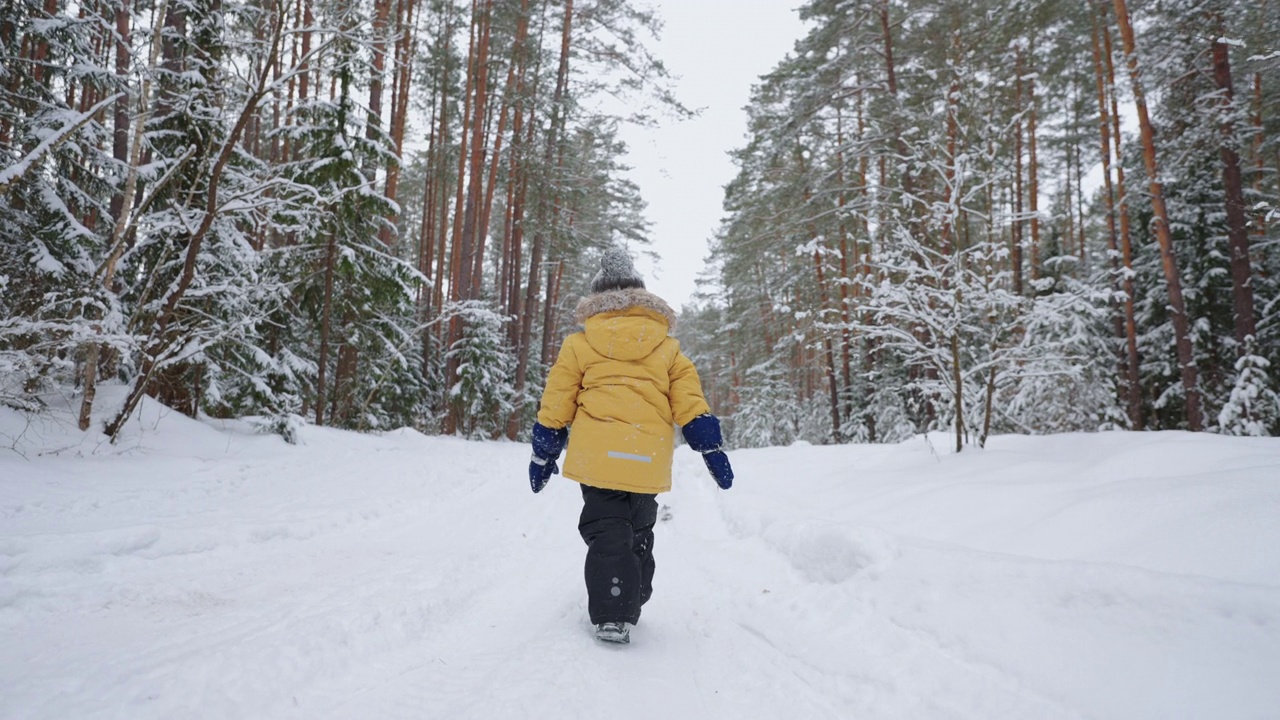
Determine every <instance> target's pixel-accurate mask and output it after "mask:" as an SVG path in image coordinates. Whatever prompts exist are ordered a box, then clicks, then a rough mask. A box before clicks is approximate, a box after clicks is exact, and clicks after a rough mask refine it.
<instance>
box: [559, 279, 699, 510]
mask: <svg viewBox="0 0 1280 720" xmlns="http://www.w3.org/2000/svg"><path fill="white" fill-rule="evenodd" d="M576 317H577V319H578V321H579V322H581V323H583V325H584V329H583V331H582V332H577V333H574V334H572V335H570V336H569V337H567V338H565V341H564V345H563V346H561V348H560V355H559V357H557V358H556V362H555V365H553V366H552V367H551V371H550V372H549V373H548V375H547V387H546V389H545V390H544V391H543V393H542V405H541V407H540V408H539V410H538V422H540V423H542V424H543V425H545V426H547V427H549V428H551V429H553V430H554V429H559V428H562V427H565V426H566V425H567V426H570V430H569V447H568V450H567V452H566V455H565V460H564V471H563V472H564V476H565V477H567V478H569V479H570V480H576V481H578V482H580V483H583V484H584V485H591V486H593V487H599V488H607V489H611V490H626V491H629V492H637V493H647V494H652V493H660V492H665V491H667V490H670V489H671V456H672V451H673V449H674V447H675V425H684V424H686V423H688V422H689V421H690V420H692V419H694V418H695V417H697V416H699V415H702V414H703V413H707V412H710V411H711V409H710V408H709V407H708V406H707V401H706V399H705V398H704V397H703V395H702V383H701V381H700V380H699V379H698V371H697V370H696V369H695V368H694V367H693V362H692V361H690V360H689V358H688V357H686V356H685V355H684V353H682V352H680V342H679V341H678V340H676V339H675V338H673V337H670V336H669V335H667V332H668V331H669V329H670V328H671V327H672V326H673V325H674V324H675V313H674V312H673V311H672V310H671V308H670V307H669V306H668V305H667V304H666V303H665V302H663V300H662V299H661V298H659V297H658V296H656V295H653V294H652V293H649V292H647V291H645V290H641V289H628V290H613V291H609V292H603V293H598V294H594V295H588V296H587V297H585V298H583V299H582V301H581V302H579V303H578V308H577V312H576ZM673 423H674V425H673Z"/></svg>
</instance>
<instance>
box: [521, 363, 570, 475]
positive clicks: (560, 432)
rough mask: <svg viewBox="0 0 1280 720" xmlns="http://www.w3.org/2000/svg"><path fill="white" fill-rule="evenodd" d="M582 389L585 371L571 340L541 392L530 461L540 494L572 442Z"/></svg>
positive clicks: (530, 470) (556, 470) (531, 470)
mask: <svg viewBox="0 0 1280 720" xmlns="http://www.w3.org/2000/svg"><path fill="white" fill-rule="evenodd" d="M581 389H582V367H581V366H580V365H579V364H578V356H577V354H576V353H574V352H573V347H572V345H570V341H569V339H568V338H566V339H565V341H564V344H563V345H561V346H560V355H559V357H557V358H556V362H555V365H552V366H551V371H550V372H548V373H547V386H546V388H544V389H543V391H542V404H541V405H540V406H539V408H538V420H537V422H535V423H534V424H533V438H532V439H533V457H532V458H530V459H529V486H530V487H531V488H532V489H533V491H534V492H539V491H540V490H542V488H543V487H545V486H546V484H547V480H549V479H551V476H552V475H553V474H555V473H558V472H560V467H559V466H558V465H556V460H557V459H559V457H560V451H561V450H563V449H564V446H565V442H566V441H567V440H568V439H569V431H568V430H567V429H566V427H567V426H568V425H569V423H571V422H573V416H574V413H576V412H577V410H578V391H579V390H581Z"/></svg>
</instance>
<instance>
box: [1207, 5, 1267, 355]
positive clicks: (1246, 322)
mask: <svg viewBox="0 0 1280 720" xmlns="http://www.w3.org/2000/svg"><path fill="white" fill-rule="evenodd" d="M1216 25H1217V29H1216V31H1215V32H1214V37H1215V40H1214V43H1213V79H1214V82H1215V83H1216V84H1217V85H1218V92H1219V93H1220V95H1221V105H1220V107H1221V111H1222V116H1221V117H1222V122H1221V125H1220V128H1221V132H1222V144H1221V145H1220V146H1219V148H1218V152H1219V155H1220V156H1221V157H1222V187H1223V189H1224V190H1225V191H1226V206H1227V207H1226V210H1227V246H1228V247H1229V249H1230V251H1231V298H1232V309H1233V311H1234V319H1235V334H1236V343H1237V345H1238V347H1237V352H1239V353H1241V354H1243V353H1244V352H1245V340H1246V339H1248V338H1250V337H1254V336H1256V335H1257V333H1258V328H1257V321H1256V320H1255V319H1254V313H1253V281H1252V278H1251V273H1252V271H1251V269H1250V266H1249V221H1248V220H1247V219H1246V217H1245V205H1244V180H1243V179H1242V177H1241V173H1240V155H1239V153H1237V152H1236V147H1235V144H1236V137H1235V132H1236V130H1235V122H1234V121H1233V120H1232V119H1231V116H1232V113H1233V112H1234V111H1235V90H1234V88H1233V87H1232V81H1231V56H1230V54H1229V49H1230V48H1229V47H1228V46H1227V44H1226V43H1225V42H1222V41H1221V39H1222V36H1223V34H1224V33H1225V32H1226V30H1225V28H1223V27H1222V16H1221V15H1220V14H1219V15H1217V16H1216Z"/></svg>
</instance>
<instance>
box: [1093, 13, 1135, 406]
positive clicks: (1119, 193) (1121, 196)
mask: <svg viewBox="0 0 1280 720" xmlns="http://www.w3.org/2000/svg"><path fill="white" fill-rule="evenodd" d="M1107 5H1108V2H1107V0H1098V18H1099V22H1098V35H1099V36H1100V37H1101V38H1102V49H1103V53H1102V60H1103V66H1104V67H1105V68H1106V76H1107V97H1108V99H1109V101H1110V108H1111V113H1110V117H1111V145H1112V149H1113V153H1112V154H1113V156H1114V157H1115V158H1116V205H1117V206H1118V207H1119V212H1120V253H1121V256H1122V261H1123V262H1124V283H1123V287H1124V295H1125V300H1124V323H1125V353H1126V358H1127V360H1128V363H1127V364H1128V370H1127V376H1128V378H1129V381H1130V382H1131V383H1134V384H1135V386H1137V390H1135V393H1136V397H1133V398H1130V402H1131V403H1133V404H1136V405H1137V407H1136V408H1135V407H1133V406H1132V405H1131V406H1130V407H1129V416H1130V420H1131V421H1132V422H1134V424H1133V425H1132V429H1134V430H1142V429H1143V428H1144V427H1145V424H1146V421H1145V420H1144V419H1143V417H1142V389H1141V377H1140V374H1139V362H1140V359H1141V358H1140V357H1139V355H1138V320H1137V307H1136V305H1137V289H1136V288H1135V286H1134V282H1133V278H1134V273H1133V232H1132V231H1133V228H1132V222H1131V221H1130V218H1129V196H1128V190H1127V188H1126V186H1125V180H1124V163H1123V162H1120V158H1122V157H1124V156H1123V155H1122V154H1121V152H1120V150H1121V148H1120V138H1121V135H1120V109H1119V108H1120V103H1119V99H1118V95H1119V93H1118V91H1117V87H1116V73H1115V64H1114V63H1113V62H1112V59H1111V58H1112V54H1113V47H1112V43H1111V30H1110V26H1109V23H1108V22H1107Z"/></svg>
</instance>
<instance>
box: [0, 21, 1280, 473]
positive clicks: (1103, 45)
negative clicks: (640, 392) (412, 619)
mask: <svg viewBox="0 0 1280 720" xmlns="http://www.w3.org/2000/svg"><path fill="white" fill-rule="evenodd" d="M799 13H800V15H801V18H802V19H803V20H804V22H805V26H806V28H807V34H806V36H805V37H804V38H802V39H801V40H800V41H799V42H798V43H797V44H796V47H795V49H794V51H793V52H792V53H790V54H789V55H787V57H785V58H784V59H782V60H781V62H779V64H778V65H777V66H776V67H775V69H774V70H773V71H772V72H770V73H769V74H767V75H766V76H764V77H762V78H761V80H760V82H759V83H758V85H757V86H756V87H755V88H754V90H753V95H752V100H751V103H750V104H749V106H748V108H747V113H748V116H749V123H750V126H749V133H748V136H747V137H746V138H745V139H744V141H745V142H744V146H743V147H742V148H741V149H740V150H738V151H737V152H736V153H735V163H736V164H737V167H738V169H739V174H738V176H737V177H736V178H735V179H734V180H733V182H731V183H730V184H729V185H728V186H727V187H726V189H725V220H724V222H723V224H722V226H721V227H720V229H719V231H718V232H717V233H716V237H715V238H713V240H712V249H711V254H710V257H709V262H708V264H707V270H706V272H705V274H704V276H703V282H702V283H701V290H700V293H699V295H698V296H697V297H696V298H695V301H694V302H693V303H691V304H690V305H688V306H686V307H685V308H683V311H682V313H681V321H680V323H679V326H678V327H677V329H676V333H677V336H678V337H680V339H681V340H682V342H683V343H684V346H685V349H686V351H687V352H688V353H689V354H690V355H691V357H693V359H694V360H695V362H696V363H697V364H698V367H699V369H700V371H701V373H702V377H703V382H704V386H705V388H706V390H707V393H708V396H709V400H710V401H711V404H712V407H713V409H715V411H716V412H718V413H720V414H721V415H723V416H724V417H725V418H726V421H727V422H726V428H727V429H728V431H729V434H730V437H731V439H732V442H734V443H735V444H736V445H738V446H756V445H772V444H786V443H790V442H794V441H796V440H805V441H809V442H814V443H830V442H893V441H898V440H901V439H903V438H905V437H909V436H910V435H912V434H915V433H920V432H925V431H931V430H939V429H947V430H948V431H949V432H953V433H954V437H955V441H956V446H957V448H960V447H963V446H965V445H967V444H971V443H972V444H982V443H983V442H985V439H986V438H987V437H988V436H989V435H990V434H992V433H1006V432H1015V433H1044V432H1059V431H1072V430H1098V429H1109V428H1128V429H1135V430H1138V429H1168V428H1183V429H1189V430H1197V431H1198V430H1207V431H1216V432H1223V433H1229V434H1251V435H1267V434H1270V435H1276V434H1280V397H1277V394H1276V389H1277V382H1276V377H1275V373H1274V372H1273V371H1272V370H1271V368H1273V367H1275V363H1277V362H1280V317H1278V316H1280V287H1278V284H1280V278H1278V277H1277V272H1278V271H1280V248H1278V243H1277V239H1278V238H1280V231H1278V230H1277V225H1280V201H1278V198H1280V115H1278V113H1277V110H1278V109H1280V4H1277V3H1276V2H1274V1H1273V0H1247V1H1237V2H1230V1H1228V0H1161V1H1159V2H1155V1H1135V2H1126V0H1104V1H1102V2H1096V1H1090V2H1078V3H1059V2H1052V1H1038V2H1037V1H1034V0H1025V1H1016V0H993V1H991V2H973V1H972V0H969V1H968V2H964V3H961V2H955V1H953V0H845V1H841V2H836V1H833V0H814V1H811V2H807V3H805V4H804V5H802V6H801V7H800V8H799ZM658 26H659V22H658V18H656V17H655V16H654V14H653V13H652V12H651V11H650V10H647V9H645V8H643V7H639V6H638V5H637V4H633V3H629V2H625V1H624V0H588V1H586V2H581V1H578V2H575V0H562V1H560V2H550V1H547V2H540V1H535V0H505V1H503V2H496V1H495V0H472V2H469V3H461V2H454V1H452V0H367V1H366V0H362V1H359V2H340V3H339V2H330V1H327V0H291V1H290V2H285V0H259V1H254V2H229V1H227V0H148V1H145V2H139V1H137V0H107V1H101V2H99V1H97V0H94V1H90V2H81V3H73V2H65V1H64V0H23V1H20V2H9V3H7V4H6V9H5V11H4V12H3V14H0V153H2V159H0V402H4V403H5V404H7V405H10V406H14V407H18V408H22V409H26V410H31V411H39V410H40V408H41V407H42V405H43V404H44V402H45V400H44V399H45V398H47V397H48V396H49V394H50V393H56V394H61V395H64V396H72V397H74V398H76V401H77V402H78V404H79V406H80V408H81V411H80V413H79V422H80V426H81V429H82V430H90V429H93V428H92V427H91V426H92V425H93V423H92V418H93V406H94V402H95V399H96V389H97V386H98V384H99V383H100V382H112V383H120V384H123V385H124V386H126V387H127V388H128V392H127V393H126V394H125V395H124V398H125V399H124V401H123V403H121V404H120V406H119V407H118V408H117V407H113V408H111V409H110V411H109V412H107V413H106V416H107V417H108V420H107V422H106V423H105V424H104V425H103V426H102V427H101V428H97V429H98V430H101V431H104V432H106V433H107V434H108V435H110V436H112V437H115V436H116V435H117V434H118V433H119V431H120V429H121V427H122V426H123V423H124V420H125V419H127V418H128V417H129V415H130V414H131V413H132V412H133V411H134V410H135V409H136V407H137V405H138V403H139V401H140V400H141V398H142V397H143V396H144V395H151V396H154V397H156V398H158V399H159V400H161V401H162V402H164V403H165V404H167V405H169V406H170V407H173V408H175V409H177V410H180V411H182V412H185V413H187V414H191V415H195V414H198V413H205V414H207V415H211V416H218V417H231V416H236V417H254V418H257V419H258V421H259V422H260V423H261V425H262V426H263V427H264V428H266V429H269V430H273V431H276V432H280V433H282V434H283V435H285V436H286V437H290V436H292V435H293V434H294V432H295V431H296V429H297V427H298V426H299V424H300V423H303V422H312V423H315V424H317V425H333V426H340V427H347V428H354V429H362V430H378V429H388V428H394V427H400V426H413V427H416V428H418V429H421V430H423V431H426V432H432V433H445V434H462V435H466V436H469V437H499V436H506V437H510V438H518V437H520V436H521V435H522V433H525V432H527V428H528V426H529V425H530V423H531V421H532V416H533V412H534V411H535V410H536V405H537V398H538V396H539V394H540V391H541V387H540V383H541V381H542V378H543V377H544V376H545V371H546V368H547V366H548V364H549V363H550V362H551V361H552V360H553V359H554V355H555V352H556V350H557V348H558V347H559V341H560V339H561V338H562V337H563V336H564V335H565V334H566V333H567V332H570V331H572V329H573V327H572V321H571V320H570V314H571V311H572V307H573V305H574V304H575V303H576V301H577V298H578V297H580V296H581V295H582V294H583V293H584V292H585V290H586V286H587V284H588V282H589V279H590V276H591V275H592V274H593V270H594V266H595V262H594V260H595V258H596V257H597V255H598V253H599V252H600V251H601V250H602V249H603V248H605V247H608V246H611V245H621V246H624V247H627V248H629V249H630V250H631V251H632V252H635V253H641V252H645V251H646V248H647V247H648V245H649V237H648V222H647V221H646V219H645V215H644V209H645V207H644V202H643V200H642V198H641V197H640V194H639V191H638V188H637V187H636V186H635V184H634V183H633V182H631V181H630V180H628V179H627V175H626V172H625V167H624V165H623V158H624V156H625V151H626V149H625V146H624V145H623V144H622V143H621V142H620V140H619V128H620V126H621V125H622V124H623V123H654V122H673V121H678V120H679V118H680V117H682V116H687V115H688V113H689V110H687V109H686V108H685V107H684V106H683V105H682V104H681V102H680V100H678V99H677V98H676V97H675V96H674V95H673V94H672V91H671V82H670V78H669V76H668V75H667V72H666V69H665V68H664V66H663V65H662V63H661V62H660V61H659V60H658V59H657V58H655V57H654V56H653V55H652V53H651V52H650V51H649V49H648V47H647V43H649V42H651V40H652V38H653V36H654V33H655V32H656V31H657V29H658ZM618 107H623V108H626V110H625V111H624V112H617V111H607V110H602V109H601V108H618ZM1130 115H1133V116H1136V120H1137V121H1136V122H1135V123H1133V127H1127V126H1125V125H1124V124H1122V123H1121V118H1122V117H1127V116H1130ZM1099 168H1100V175H1101V177H1102V181H1101V183H1098V182H1094V181H1090V180H1087V178H1089V177H1096V176H1097V175H1098V171H1097V169H1099ZM100 411H101V409H100Z"/></svg>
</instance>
